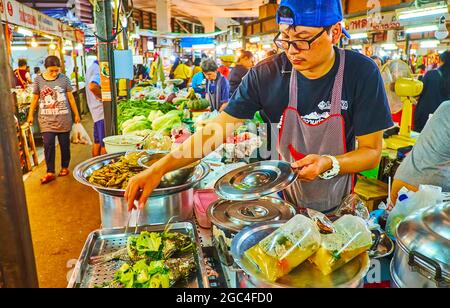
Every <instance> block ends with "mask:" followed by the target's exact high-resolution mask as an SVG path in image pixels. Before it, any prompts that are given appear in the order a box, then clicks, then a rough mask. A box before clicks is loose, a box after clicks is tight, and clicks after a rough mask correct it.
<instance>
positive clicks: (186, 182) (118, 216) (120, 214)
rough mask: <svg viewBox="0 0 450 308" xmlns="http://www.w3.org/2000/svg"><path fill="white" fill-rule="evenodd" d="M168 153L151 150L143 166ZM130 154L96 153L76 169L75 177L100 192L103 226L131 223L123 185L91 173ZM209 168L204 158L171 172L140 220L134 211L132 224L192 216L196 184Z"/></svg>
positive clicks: (145, 208) (163, 221)
mask: <svg viewBox="0 0 450 308" xmlns="http://www.w3.org/2000/svg"><path fill="white" fill-rule="evenodd" d="M164 154H166V153H161V152H159V153H148V154H147V155H144V156H143V158H141V159H140V160H139V165H140V166H142V170H144V169H145V163H146V162H147V161H148V160H151V159H160V158H161V157H162V156H163V155H164ZM123 155H126V153H125V152H122V153H114V154H107V155H103V156H99V157H94V158H92V159H89V160H87V161H85V162H83V163H81V164H79V165H78V166H77V167H76V168H75V170H74V177H75V178H76V179H77V180H78V181H79V182H80V183H82V184H84V185H87V186H90V187H92V188H93V189H94V190H95V191H97V192H98V193H99V197H100V212H101V221H102V227H103V228H118V227H123V226H126V225H127V222H128V218H129V213H128V206H127V202H126V201H125V198H124V194H125V190H123V189H114V188H106V187H102V186H99V185H95V184H92V183H90V182H89V181H88V178H89V176H90V175H91V174H92V172H94V171H95V170H99V169H101V168H102V167H104V166H106V165H108V164H110V163H111V162H114V161H117V160H118V159H119V158H120V157H122V156H123ZM208 172H209V167H208V165H207V164H206V163H204V162H201V161H200V162H198V163H196V164H193V165H191V166H188V167H186V168H182V169H179V170H175V171H173V172H169V173H167V174H166V175H165V176H164V178H163V179H162V181H161V184H160V186H159V187H158V188H157V189H155V190H154V192H153V193H152V195H151V196H150V198H149V199H148V201H147V204H146V206H145V207H144V209H142V210H140V213H139V221H137V220H138V215H137V211H133V212H132V214H131V215H132V216H131V218H130V225H132V226H133V225H153V224H166V223H168V222H169V220H170V221H171V222H176V221H185V220H188V219H191V218H192V215H193V204H194V201H193V199H194V186H195V185H197V184H198V183H199V182H200V181H201V180H202V179H203V178H204V177H205V176H206V175H207V174H208Z"/></svg>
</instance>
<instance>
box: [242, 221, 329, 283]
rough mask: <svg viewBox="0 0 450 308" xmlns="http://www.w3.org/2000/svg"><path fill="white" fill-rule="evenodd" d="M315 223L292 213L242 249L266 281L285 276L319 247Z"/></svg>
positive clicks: (317, 230) (318, 236) (319, 238)
mask: <svg viewBox="0 0 450 308" xmlns="http://www.w3.org/2000/svg"><path fill="white" fill-rule="evenodd" d="M320 240H321V237H320V233H319V229H318V227H317V225H316V224H315V223H314V222H313V221H312V220H311V219H309V218H307V217H305V216H303V215H296V216H294V217H293V218H292V219H291V220H289V221H288V222H287V223H285V224H284V225H282V226H281V227H280V228H278V229H277V230H275V231H274V232H272V233H271V234H270V235H269V236H267V237H266V238H264V239H263V240H262V241H260V242H259V243H258V244H256V245H255V246H253V247H252V248H250V249H249V250H247V251H246V252H245V256H246V257H247V258H248V259H249V260H250V261H252V262H253V263H254V264H255V265H256V266H257V267H258V268H259V270H260V271H261V273H262V274H263V275H264V276H265V278H266V279H267V280H269V281H272V282H273V281H276V280H277V279H278V278H280V277H283V276H284V275H287V274H288V273H289V272H290V271H291V270H293V269H294V268H296V267H297V266H298V265H300V264H301V263H303V262H304V261H305V260H307V259H308V258H309V257H310V256H311V255H313V254H314V253H315V252H316V251H317V250H318V249H319V247H320Z"/></svg>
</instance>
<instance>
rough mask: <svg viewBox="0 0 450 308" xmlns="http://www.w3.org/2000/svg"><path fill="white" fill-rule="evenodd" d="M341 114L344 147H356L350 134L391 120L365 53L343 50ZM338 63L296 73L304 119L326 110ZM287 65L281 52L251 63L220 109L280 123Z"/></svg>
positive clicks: (286, 91) (377, 77)
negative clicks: (319, 73) (313, 73)
mask: <svg viewBox="0 0 450 308" xmlns="http://www.w3.org/2000/svg"><path fill="white" fill-rule="evenodd" d="M345 52H346V59H345V61H346V62H345V73H344V85H343V90H342V102H341V107H342V111H341V112H342V115H343V117H344V120H345V129H346V140H347V150H348V151H351V150H354V149H355V136H364V135H368V134H371V133H374V132H377V131H381V130H384V129H387V128H389V127H391V126H392V125H393V122H392V118H391V112H390V109H389V104H388V101H387V97H386V93H385V89H384V84H383V80H382V78H381V74H380V72H379V69H378V67H377V66H376V64H375V63H374V62H373V61H372V60H371V59H369V58H368V57H366V56H364V55H362V54H358V53H356V52H353V51H345ZM338 68H339V52H338V50H337V49H336V61H335V64H334V66H333V68H332V69H331V70H330V72H328V73H327V74H326V75H325V76H323V77H321V78H318V79H315V80H310V79H307V78H306V77H304V76H303V75H302V74H301V73H299V74H298V104H299V106H298V109H299V113H300V115H301V116H302V118H303V120H304V121H305V122H307V123H309V124H316V123H319V122H321V121H323V120H324V119H326V118H327V117H328V116H329V115H330V105H331V103H330V102H331V92H332V88H333V84H334V80H335V76H336V74H337V71H338ZM291 69H292V64H291V63H290V61H289V60H288V58H287V56H286V54H284V53H282V54H280V55H276V56H273V57H271V58H269V59H267V60H265V61H264V62H262V63H261V64H259V65H257V66H256V67H254V68H252V69H251V70H250V71H249V73H248V74H247V75H246V76H245V77H244V79H243V81H242V83H241V85H240V87H239V88H238V89H237V90H236V92H235V93H234V94H233V96H232V97H231V99H230V102H229V105H228V106H227V108H226V109H225V112H226V113H228V114H229V115H231V116H233V117H236V118H239V119H251V118H253V116H254V114H255V112H257V111H260V112H261V115H262V117H263V119H264V120H265V121H266V122H270V123H279V122H280V119H281V116H282V114H283V112H284V110H285V108H286V107H287V106H288V104H289V82H290V77H291Z"/></svg>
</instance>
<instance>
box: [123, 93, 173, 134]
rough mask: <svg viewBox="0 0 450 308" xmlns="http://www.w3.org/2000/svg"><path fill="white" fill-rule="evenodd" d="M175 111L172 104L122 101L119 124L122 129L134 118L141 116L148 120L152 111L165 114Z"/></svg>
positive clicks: (152, 101) (149, 101)
mask: <svg viewBox="0 0 450 308" xmlns="http://www.w3.org/2000/svg"><path fill="white" fill-rule="evenodd" d="M174 109H175V107H174V106H173V105H172V104H170V103H166V102H159V101H155V100H148V99H140V100H122V101H120V102H119V104H118V106H117V122H118V123H117V124H118V127H119V128H121V127H122V125H123V124H124V122H126V121H128V120H131V119H133V118H134V117H138V116H141V117H144V118H145V119H147V118H148V116H149V114H150V112H151V111H152V110H155V111H158V110H159V111H161V112H162V113H163V114H165V113H167V112H169V111H171V110H174Z"/></svg>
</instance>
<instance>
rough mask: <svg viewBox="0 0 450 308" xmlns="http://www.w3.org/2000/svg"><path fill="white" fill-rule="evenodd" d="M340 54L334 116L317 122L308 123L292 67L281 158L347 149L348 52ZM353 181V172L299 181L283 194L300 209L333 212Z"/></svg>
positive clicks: (333, 92)
mask: <svg viewBox="0 0 450 308" xmlns="http://www.w3.org/2000/svg"><path fill="white" fill-rule="evenodd" d="M339 55H340V64H339V70H338V73H337V75H336V78H335V81H334V85H333V90H332V99H331V110H330V116H329V117H328V118H327V119H325V120H324V121H322V122H320V123H318V124H316V125H311V124H308V123H306V122H304V121H303V119H302V118H301V116H300V114H299V112H298V108H297V107H298V102H297V101H298V87H297V74H298V73H297V71H296V70H295V69H294V68H292V73H291V81H290V87H289V106H288V107H287V108H286V109H285V111H284V113H283V118H282V123H281V126H280V132H279V138H278V152H279V155H280V157H281V159H283V160H285V161H287V162H291V163H292V162H295V161H298V160H300V159H302V158H304V157H305V156H307V155H309V154H319V155H331V156H337V155H341V154H344V153H346V152H347V146H346V135H345V122H344V117H343V116H342V114H341V97H342V88H343V79H344V67H345V52H344V51H343V50H339ZM352 180H353V176H352V175H351V174H346V175H338V176H336V177H335V178H333V179H331V180H323V179H320V178H317V179H316V180H315V181H313V182H305V181H301V180H297V181H295V182H294V183H293V184H292V185H291V186H289V187H288V188H287V189H286V190H285V191H284V192H283V193H284V197H285V199H286V200H287V201H289V202H291V203H292V204H294V205H296V206H297V207H299V208H311V209H315V210H318V211H321V212H324V213H329V212H332V211H333V210H335V208H336V207H337V206H339V204H340V203H341V201H342V199H343V198H344V197H345V196H346V195H347V194H349V193H350V192H351V191H352V184H353V183H352Z"/></svg>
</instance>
